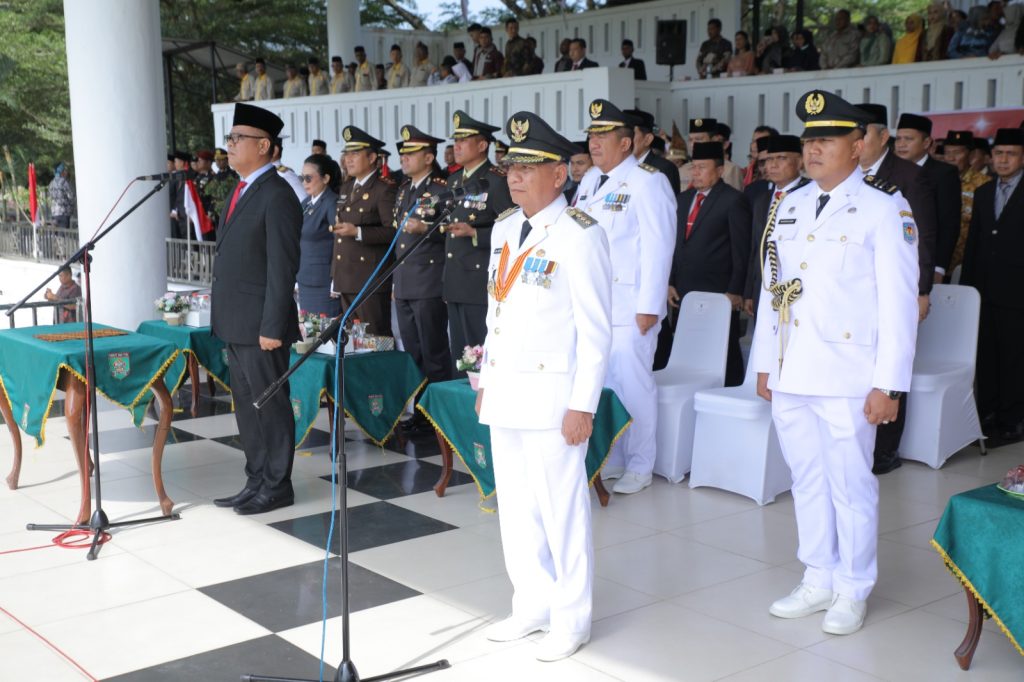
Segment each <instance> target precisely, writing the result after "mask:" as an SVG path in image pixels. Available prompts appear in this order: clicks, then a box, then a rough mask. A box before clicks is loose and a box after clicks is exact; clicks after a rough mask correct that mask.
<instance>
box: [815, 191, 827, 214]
mask: <svg viewBox="0 0 1024 682" xmlns="http://www.w3.org/2000/svg"><path fill="white" fill-rule="evenodd" d="M827 203H828V195H827V194H822V195H821V196H820V197H818V210H817V211H815V212H814V217H815V218H817V217H818V216H820V215H821V209H823V208H825V204H827Z"/></svg>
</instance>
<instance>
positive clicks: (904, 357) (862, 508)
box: [750, 90, 919, 635]
mask: <svg viewBox="0 0 1024 682" xmlns="http://www.w3.org/2000/svg"><path fill="white" fill-rule="evenodd" d="M797 116H798V117H799V118H800V119H802V120H803V121H804V122H805V125H806V127H805V129H804V132H803V139H804V147H803V156H804V166H805V168H806V169H807V175H808V177H810V178H811V180H812V182H810V183H809V184H807V185H804V186H803V187H800V188H798V189H795V190H793V191H792V192H791V193H789V194H784V195H783V196H782V197H781V198H780V199H778V200H776V201H775V202H774V203H773V204H772V207H771V209H770V210H769V218H768V226H767V228H766V230H765V235H764V240H763V244H764V245H765V246H764V248H765V268H764V276H763V279H764V286H763V288H762V292H761V301H760V303H759V308H758V319H757V328H756V330H755V333H754V344H753V348H752V350H751V356H750V357H751V359H750V362H751V363H753V367H754V369H755V371H756V372H757V373H758V377H757V387H758V388H757V390H758V395H760V396H761V397H763V398H765V399H766V400H770V401H771V404H772V418H773V420H774V422H775V428H776V431H777V432H778V435H779V442H780V443H781V445H782V453H783V456H784V457H785V459H786V463H787V464H788V465H789V468H790V470H791V472H792V475H793V503H794V507H795V509H796V522H797V533H798V538H799V549H798V551H797V556H798V557H799V559H800V561H801V562H802V563H803V564H804V566H805V567H806V569H805V571H804V576H803V581H802V582H801V583H800V585H799V586H798V587H797V588H796V589H795V590H793V592H792V593H791V594H790V595H789V596H787V597H784V598H782V599H779V600H778V601H776V602H775V603H773V604H772V605H771V608H770V612H771V613H772V615H774V616H778V617H780V618H799V617H802V616H808V615H810V614H812V613H816V612H818V611H826V610H827V611H828V613H826V615H825V618H824V621H823V622H822V629H823V630H824V631H825V632H828V633H831V634H836V635H844V634H850V633H853V632H856V631H857V630H859V629H860V627H861V626H862V625H863V623H864V616H865V613H866V611H867V601H866V600H867V598H868V595H869V594H870V593H871V590H872V588H873V587H874V585H875V582H876V580H877V576H878V567H877V546H878V479H877V478H875V476H874V475H872V473H871V465H872V461H873V456H872V452H873V450H874V445H875V430H876V425H877V424H885V423H888V422H890V421H892V420H893V419H895V418H896V413H897V410H898V407H899V397H900V394H901V393H902V392H903V391H906V390H908V389H909V388H910V378H911V374H912V371H913V363H914V347H915V343H916V339H917V313H918V311H917V284H918V281H917V280H918V274H919V273H918V261H917V239H918V235H917V226H916V225H915V224H914V219H913V216H912V214H911V212H910V206H909V204H908V203H907V201H906V200H905V199H904V198H903V196H902V195H901V194H900V193H899V191H898V190H897V189H896V188H895V186H893V185H890V184H887V183H883V182H881V181H877V180H875V181H867V180H866V178H865V176H864V174H863V172H862V171H861V169H860V166H859V162H858V159H859V157H860V155H861V153H862V151H863V150H862V146H863V140H864V134H865V130H866V126H867V124H868V123H869V122H870V119H869V117H868V116H867V115H866V114H865V112H863V111H862V110H860V109H858V108H856V107H854V106H853V105H851V104H849V103H848V102H846V101H844V100H842V99H840V98H839V97H837V96H836V95H833V94H831V93H829V92H825V91H822V90H812V91H811V92H809V93H807V94H805V95H804V96H802V97H801V98H800V99H799V100H798V103H797Z"/></svg>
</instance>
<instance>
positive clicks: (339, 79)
mask: <svg viewBox="0 0 1024 682" xmlns="http://www.w3.org/2000/svg"><path fill="white" fill-rule="evenodd" d="M351 90H352V76H351V75H349V73H348V71H346V70H345V62H343V61H342V60H341V57H338V56H334V57H331V84H330V92H331V94H332V95H340V94H341V93H343V92H350V91H351Z"/></svg>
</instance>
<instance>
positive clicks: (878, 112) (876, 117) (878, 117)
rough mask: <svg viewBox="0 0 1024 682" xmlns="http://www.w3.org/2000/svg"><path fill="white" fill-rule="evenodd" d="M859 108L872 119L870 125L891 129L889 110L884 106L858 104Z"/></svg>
mask: <svg viewBox="0 0 1024 682" xmlns="http://www.w3.org/2000/svg"><path fill="white" fill-rule="evenodd" d="M857 108H858V109H860V110H861V111H863V112H864V113H865V114H867V115H868V116H870V117H871V120H870V121H868V123H874V124H876V125H880V126H885V127H886V128H888V127H889V110H888V109H887V108H886V107H885V106H884V105H882V104H869V103H865V104H858V105H857Z"/></svg>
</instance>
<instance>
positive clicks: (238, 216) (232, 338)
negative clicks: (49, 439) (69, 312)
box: [211, 103, 302, 514]
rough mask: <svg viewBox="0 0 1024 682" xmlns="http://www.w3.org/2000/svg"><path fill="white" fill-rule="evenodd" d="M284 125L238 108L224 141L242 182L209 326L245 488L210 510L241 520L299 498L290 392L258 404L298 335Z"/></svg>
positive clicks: (261, 112)
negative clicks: (275, 155)
mask: <svg viewBox="0 0 1024 682" xmlns="http://www.w3.org/2000/svg"><path fill="white" fill-rule="evenodd" d="M283 127H284V122H283V121H282V120H281V119H280V118H278V117H277V116H275V115H274V114H272V113H271V112H269V111H267V110H265V109H261V108H259V107H255V106H252V105H249V104H242V103H238V104H236V105H235V115H234V122H233V125H232V126H231V133H230V134H229V135H227V136H226V143H227V148H228V161H229V163H230V164H231V167H232V168H233V169H234V170H235V172H237V173H238V176H239V181H238V184H237V185H235V187H234V188H233V189H232V191H231V194H230V195H229V197H230V198H229V199H228V202H227V208H226V209H225V211H224V213H223V216H222V217H221V220H220V224H219V225H218V226H217V250H216V254H217V257H216V258H215V259H214V266H213V308H212V311H211V323H212V326H213V333H214V335H215V336H216V337H217V338H219V339H221V340H222V341H224V342H225V343H226V344H227V353H228V364H229V365H230V366H231V389H232V392H233V394H234V399H235V420H236V422H237V423H238V433H239V437H240V438H241V440H242V446H243V448H244V450H245V477H246V481H245V485H244V487H243V488H242V489H241V490H240V491H239V492H238V493H236V494H234V495H231V496H230V497H222V498H219V499H216V500H214V501H213V503H214V504H215V505H217V506H218V507H233V508H234V510H235V511H236V512H237V513H239V514H259V513H262V512H267V511H270V510H272V509H277V508H279V507H287V506H289V505H291V504H293V503H294V501H295V494H294V492H293V491H292V483H291V472H292V460H293V458H294V455H295V418H294V416H293V415H292V407H291V402H290V401H289V399H288V388H287V385H286V386H285V387H284V389H283V390H281V391H279V392H278V393H276V394H275V395H274V396H273V397H272V398H271V399H270V400H269V401H268V402H267V403H266V404H265V405H264V406H263V407H262V408H261V409H259V410H257V409H256V408H255V407H253V401H254V400H256V398H257V397H259V395H260V394H261V393H263V391H264V390H265V389H266V388H267V387H268V386H269V385H270V384H271V383H273V382H274V381H275V380H276V379H277V378H278V377H280V376H281V375H282V374H284V372H285V370H287V369H288V354H289V351H290V350H291V344H292V342H293V341H296V340H298V338H299V328H298V324H297V322H296V320H297V313H298V311H297V310H296V307H295V299H294V298H293V291H294V289H295V275H296V272H297V271H298V269H299V235H300V232H301V229H302V210H301V209H300V208H299V201H298V199H296V198H295V193H294V192H292V190H291V187H289V186H288V183H287V182H286V181H285V180H284V179H283V178H281V176H280V175H278V174H277V173H276V172H274V164H273V163H272V161H271V154H272V148H273V142H272V140H273V138H275V137H277V136H278V135H279V134H280V133H281V129H282V128H283Z"/></svg>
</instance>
